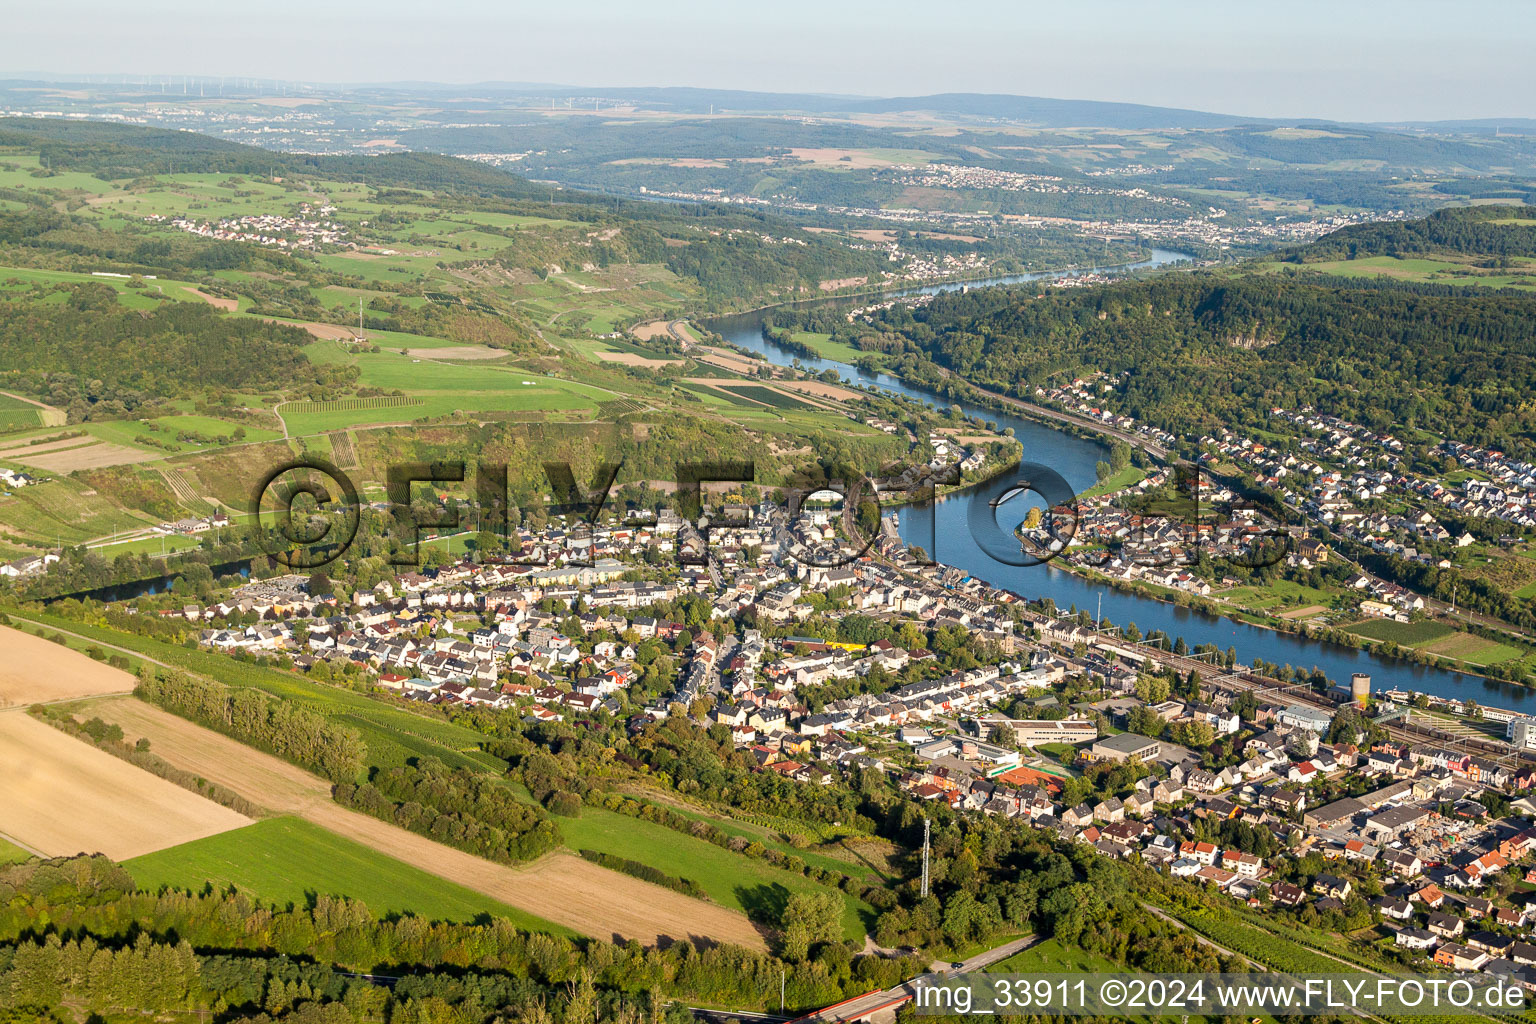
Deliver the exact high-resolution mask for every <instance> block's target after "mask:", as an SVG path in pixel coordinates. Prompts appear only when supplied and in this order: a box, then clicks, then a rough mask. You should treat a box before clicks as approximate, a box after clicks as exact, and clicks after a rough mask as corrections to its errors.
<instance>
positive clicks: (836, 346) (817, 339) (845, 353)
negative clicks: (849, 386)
mask: <svg viewBox="0 0 1536 1024" xmlns="http://www.w3.org/2000/svg"><path fill="white" fill-rule="evenodd" d="M794 340H795V341H798V342H800V343H801V344H802V345H806V346H808V347H810V348H811V349H812V350H814V351H815V353H816V354H817V355H819V356H821V357H822V358H823V359H835V360H837V361H838V362H840V363H850V364H851V363H856V362H858V361H859V360H860V359H863V358H866V357H868V356H874V357H875V358H876V359H878V358H880V354H879V353H878V352H865V351H863V350H862V349H857V348H854V347H853V346H852V345H849V344H847V343H846V342H842V341H833V340H832V335H830V334H826V333H823V332H821V331H796V332H795V335H794Z"/></svg>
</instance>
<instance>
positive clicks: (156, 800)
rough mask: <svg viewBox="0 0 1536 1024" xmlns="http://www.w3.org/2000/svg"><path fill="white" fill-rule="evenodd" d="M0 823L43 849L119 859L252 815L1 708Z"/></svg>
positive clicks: (202, 834) (58, 854)
mask: <svg viewBox="0 0 1536 1024" xmlns="http://www.w3.org/2000/svg"><path fill="white" fill-rule="evenodd" d="M0 764H4V765H5V767H6V778H5V785H4V786H3V787H0V831H3V832H5V833H6V834H7V835H11V836H15V837H16V839H18V840H19V841H20V842H22V843H24V844H25V845H27V846H29V847H32V848H33V849H37V850H41V851H43V852H44V853H46V854H47V855H48V856H50V857H63V856H69V855H72V854H76V853H104V854H106V855H107V856H108V857H111V858H112V859H113V860H126V859H128V858H129V857H137V856H139V855H140V854H145V853H151V852H153V851H155V850H162V849H164V848H165V847H167V846H176V845H178V844H181V843H186V842H190V841H192V840H193V839H202V838H204V837H206V836H211V835H216V834H217V833H220V832H227V831H228V830H230V829H232V828H240V827H242V826H244V825H248V824H250V821H251V819H249V818H247V817H246V816H245V815H243V814H236V813H235V812H234V811H232V810H230V809H229V808H227V807H221V806H220V805H218V804H216V803H214V802H213V801H212V800H205V799H203V798H202V797H200V796H198V795H197V794H195V793H191V792H188V791H187V790H185V789H182V788H181V787H180V786H177V785H175V784H173V783H170V782H166V781H165V780H164V779H161V778H157V777H156V776H154V775H151V774H150V773H149V772H146V771H144V770H143V769H141V768H135V767H133V766H132V765H130V764H128V763H127V762H125V761H121V760H119V759H117V758H115V757H113V756H112V755H111V754H108V753H106V752H104V751H101V750H97V749H96V748H95V747H93V746H91V745H90V744H88V743H85V742H83V741H81V740H77V739H75V738H74V737H73V736H68V735H66V734H64V733H62V732H60V731H59V730H57V729H55V728H53V727H52V726H49V725H44V724H43V723H42V722H39V721H38V720H37V719H35V718H33V717H32V716H31V715H28V714H26V713H24V712H21V711H11V712H7V713H5V714H0Z"/></svg>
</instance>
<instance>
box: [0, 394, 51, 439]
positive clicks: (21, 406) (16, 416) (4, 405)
mask: <svg viewBox="0 0 1536 1024" xmlns="http://www.w3.org/2000/svg"><path fill="white" fill-rule="evenodd" d="M40 412H41V410H40V409H38V407H37V406H35V405H33V404H32V403H30V402H25V401H23V400H21V399H20V398H14V397H12V396H11V395H5V394H0V434H4V433H8V432H10V431H13V430H30V429H31V428H33V427H40V426H42V425H43V419H42V417H41V416H40V415H39V413H40Z"/></svg>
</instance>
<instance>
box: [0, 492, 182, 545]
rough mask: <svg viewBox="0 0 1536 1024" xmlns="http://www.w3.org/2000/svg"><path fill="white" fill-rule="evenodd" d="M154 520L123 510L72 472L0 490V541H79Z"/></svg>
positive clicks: (141, 514) (147, 516)
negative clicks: (35, 482) (7, 492)
mask: <svg viewBox="0 0 1536 1024" xmlns="http://www.w3.org/2000/svg"><path fill="white" fill-rule="evenodd" d="M156 522H157V520H156V519H155V518H154V517H152V516H149V515H146V514H145V513H143V512H138V511H135V510H133V509H125V508H122V507H121V506H119V505H117V504H116V503H114V502H112V501H111V500H110V499H108V498H107V497H105V496H103V495H101V494H98V493H97V492H96V491H94V490H93V489H92V488H91V487H89V486H88V485H87V484H85V483H84V482H83V481H81V480H78V479H75V478H73V477H53V478H51V479H48V480H45V481H44V482H42V483H39V484H36V485H34V486H31V487H23V488H21V489H20V490H17V491H13V492H11V493H10V494H9V495H5V494H0V524H3V526H0V540H4V541H6V542H8V543H10V542H14V543H17V544H20V545H25V546H27V547H31V548H34V549H42V548H53V547H58V546H59V545H60V544H66V545H68V544H81V543H84V542H85V541H90V540H98V539H102V538H106V537H110V536H111V535H112V532H113V531H114V530H118V531H122V530H131V529H138V528H141V527H147V526H153V525H155V523H156Z"/></svg>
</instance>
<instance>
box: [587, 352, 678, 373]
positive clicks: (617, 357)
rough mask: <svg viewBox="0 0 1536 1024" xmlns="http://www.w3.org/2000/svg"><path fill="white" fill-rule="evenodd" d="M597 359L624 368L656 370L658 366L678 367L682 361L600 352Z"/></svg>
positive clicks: (627, 353) (633, 353) (631, 353)
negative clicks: (634, 367) (633, 367)
mask: <svg viewBox="0 0 1536 1024" xmlns="http://www.w3.org/2000/svg"><path fill="white" fill-rule="evenodd" d="M597 358H599V359H601V360H602V361H603V362H605V363H620V364H622V365H624V366H639V367H642V368H644V369H648V370H649V369H655V368H656V367H658V366H677V365H678V364H679V363H681V362H682V360H681V359H651V358H648V357H646V356H642V355H639V354H638V353H635V352H599V353H598V354H597Z"/></svg>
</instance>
